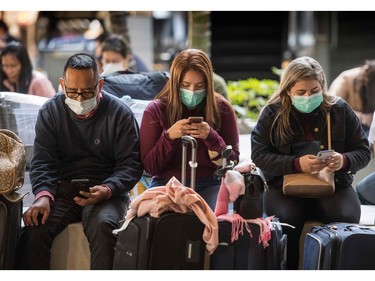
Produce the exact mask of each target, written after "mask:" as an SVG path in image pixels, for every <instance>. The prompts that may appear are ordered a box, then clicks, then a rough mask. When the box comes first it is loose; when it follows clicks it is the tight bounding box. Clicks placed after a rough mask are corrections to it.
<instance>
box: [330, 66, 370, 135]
mask: <svg viewBox="0 0 375 281" xmlns="http://www.w3.org/2000/svg"><path fill="white" fill-rule="evenodd" d="M328 92H329V94H331V95H336V96H339V97H341V98H343V99H344V100H345V101H346V102H347V103H348V104H349V105H350V106H351V107H352V109H353V110H354V112H355V113H356V114H357V116H358V118H359V120H360V121H361V125H362V127H363V129H364V130H365V132H366V134H368V133H369V129H370V125H371V122H372V119H373V115H374V114H373V113H374V110H375V60H366V61H365V63H364V64H363V65H362V66H359V67H355V68H352V69H349V70H346V71H344V72H342V73H341V74H340V75H339V76H338V77H337V78H336V79H335V80H334V81H333V82H332V84H331V86H330V88H329V90H328Z"/></svg>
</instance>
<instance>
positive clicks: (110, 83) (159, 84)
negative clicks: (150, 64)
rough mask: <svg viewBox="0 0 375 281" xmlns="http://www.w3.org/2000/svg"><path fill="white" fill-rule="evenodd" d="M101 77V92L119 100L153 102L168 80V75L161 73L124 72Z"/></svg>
mask: <svg viewBox="0 0 375 281" xmlns="http://www.w3.org/2000/svg"><path fill="white" fill-rule="evenodd" d="M103 77H104V84H103V88H102V91H103V92H105V93H109V94H111V95H114V96H117V97H119V98H121V97H123V96H129V97H131V98H132V99H138V100H153V99H154V97H155V96H156V95H157V94H159V92H160V91H161V90H162V89H163V88H164V86H165V84H167V82H168V80H169V74H168V73H167V72H163V71H150V72H132V71H129V70H125V71H117V72H115V73H111V74H109V75H104V76H103Z"/></svg>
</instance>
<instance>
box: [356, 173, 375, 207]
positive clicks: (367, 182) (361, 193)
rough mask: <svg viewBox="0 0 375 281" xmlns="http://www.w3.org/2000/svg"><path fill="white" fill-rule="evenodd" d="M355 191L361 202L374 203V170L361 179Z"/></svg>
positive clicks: (364, 203)
mask: <svg viewBox="0 0 375 281" xmlns="http://www.w3.org/2000/svg"><path fill="white" fill-rule="evenodd" d="M356 191H357V195H358V198H359V201H361V204H363V205H375V172H373V173H372V174H370V175H368V176H367V177H365V178H364V179H362V180H361V181H360V182H359V183H358V184H357V187H356Z"/></svg>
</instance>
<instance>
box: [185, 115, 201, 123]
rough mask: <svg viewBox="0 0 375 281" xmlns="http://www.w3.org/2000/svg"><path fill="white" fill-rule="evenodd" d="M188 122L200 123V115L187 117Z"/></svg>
mask: <svg viewBox="0 0 375 281" xmlns="http://www.w3.org/2000/svg"><path fill="white" fill-rule="evenodd" d="M188 120H189V123H201V122H202V121H203V117H202V116H191V117H189V118H188Z"/></svg>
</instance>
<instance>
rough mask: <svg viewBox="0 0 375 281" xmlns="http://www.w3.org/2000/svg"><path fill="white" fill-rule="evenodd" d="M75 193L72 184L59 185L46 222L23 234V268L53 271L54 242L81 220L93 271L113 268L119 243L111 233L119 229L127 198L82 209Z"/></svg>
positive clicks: (27, 227) (26, 228) (28, 227)
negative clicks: (75, 197)
mask: <svg viewBox="0 0 375 281" xmlns="http://www.w3.org/2000/svg"><path fill="white" fill-rule="evenodd" d="M90 186H93V185H92V184H91V185H90ZM73 194H74V191H73V190H72V187H71V186H70V184H69V183H62V184H59V187H58V193H57V196H56V197H55V204H53V205H52V206H51V213H50V215H49V217H48V220H47V222H46V223H45V224H44V225H42V224H41V223H39V225H38V226H26V227H25V228H24V230H23V231H22V235H21V259H22V260H21V269H50V262H51V246H52V242H53V240H54V239H55V238H56V236H57V235H58V234H59V233H60V232H62V231H63V230H64V229H65V227H66V226H67V225H68V224H70V223H74V222H79V221H82V224H83V229H84V232H85V235H86V237H87V239H88V241H89V245H90V253H91V262H90V268H91V269H101V270H106V269H112V265H113V257H114V247H115V245H116V241H117V240H116V236H115V235H114V234H112V231H113V230H114V229H116V228H119V227H120V221H121V220H123V219H124V216H125V212H126V210H127V207H128V204H129V202H128V199H127V198H111V199H109V200H106V201H103V202H100V203H98V204H96V205H94V206H85V207H81V206H79V205H77V204H76V203H75V202H74V200H73Z"/></svg>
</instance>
